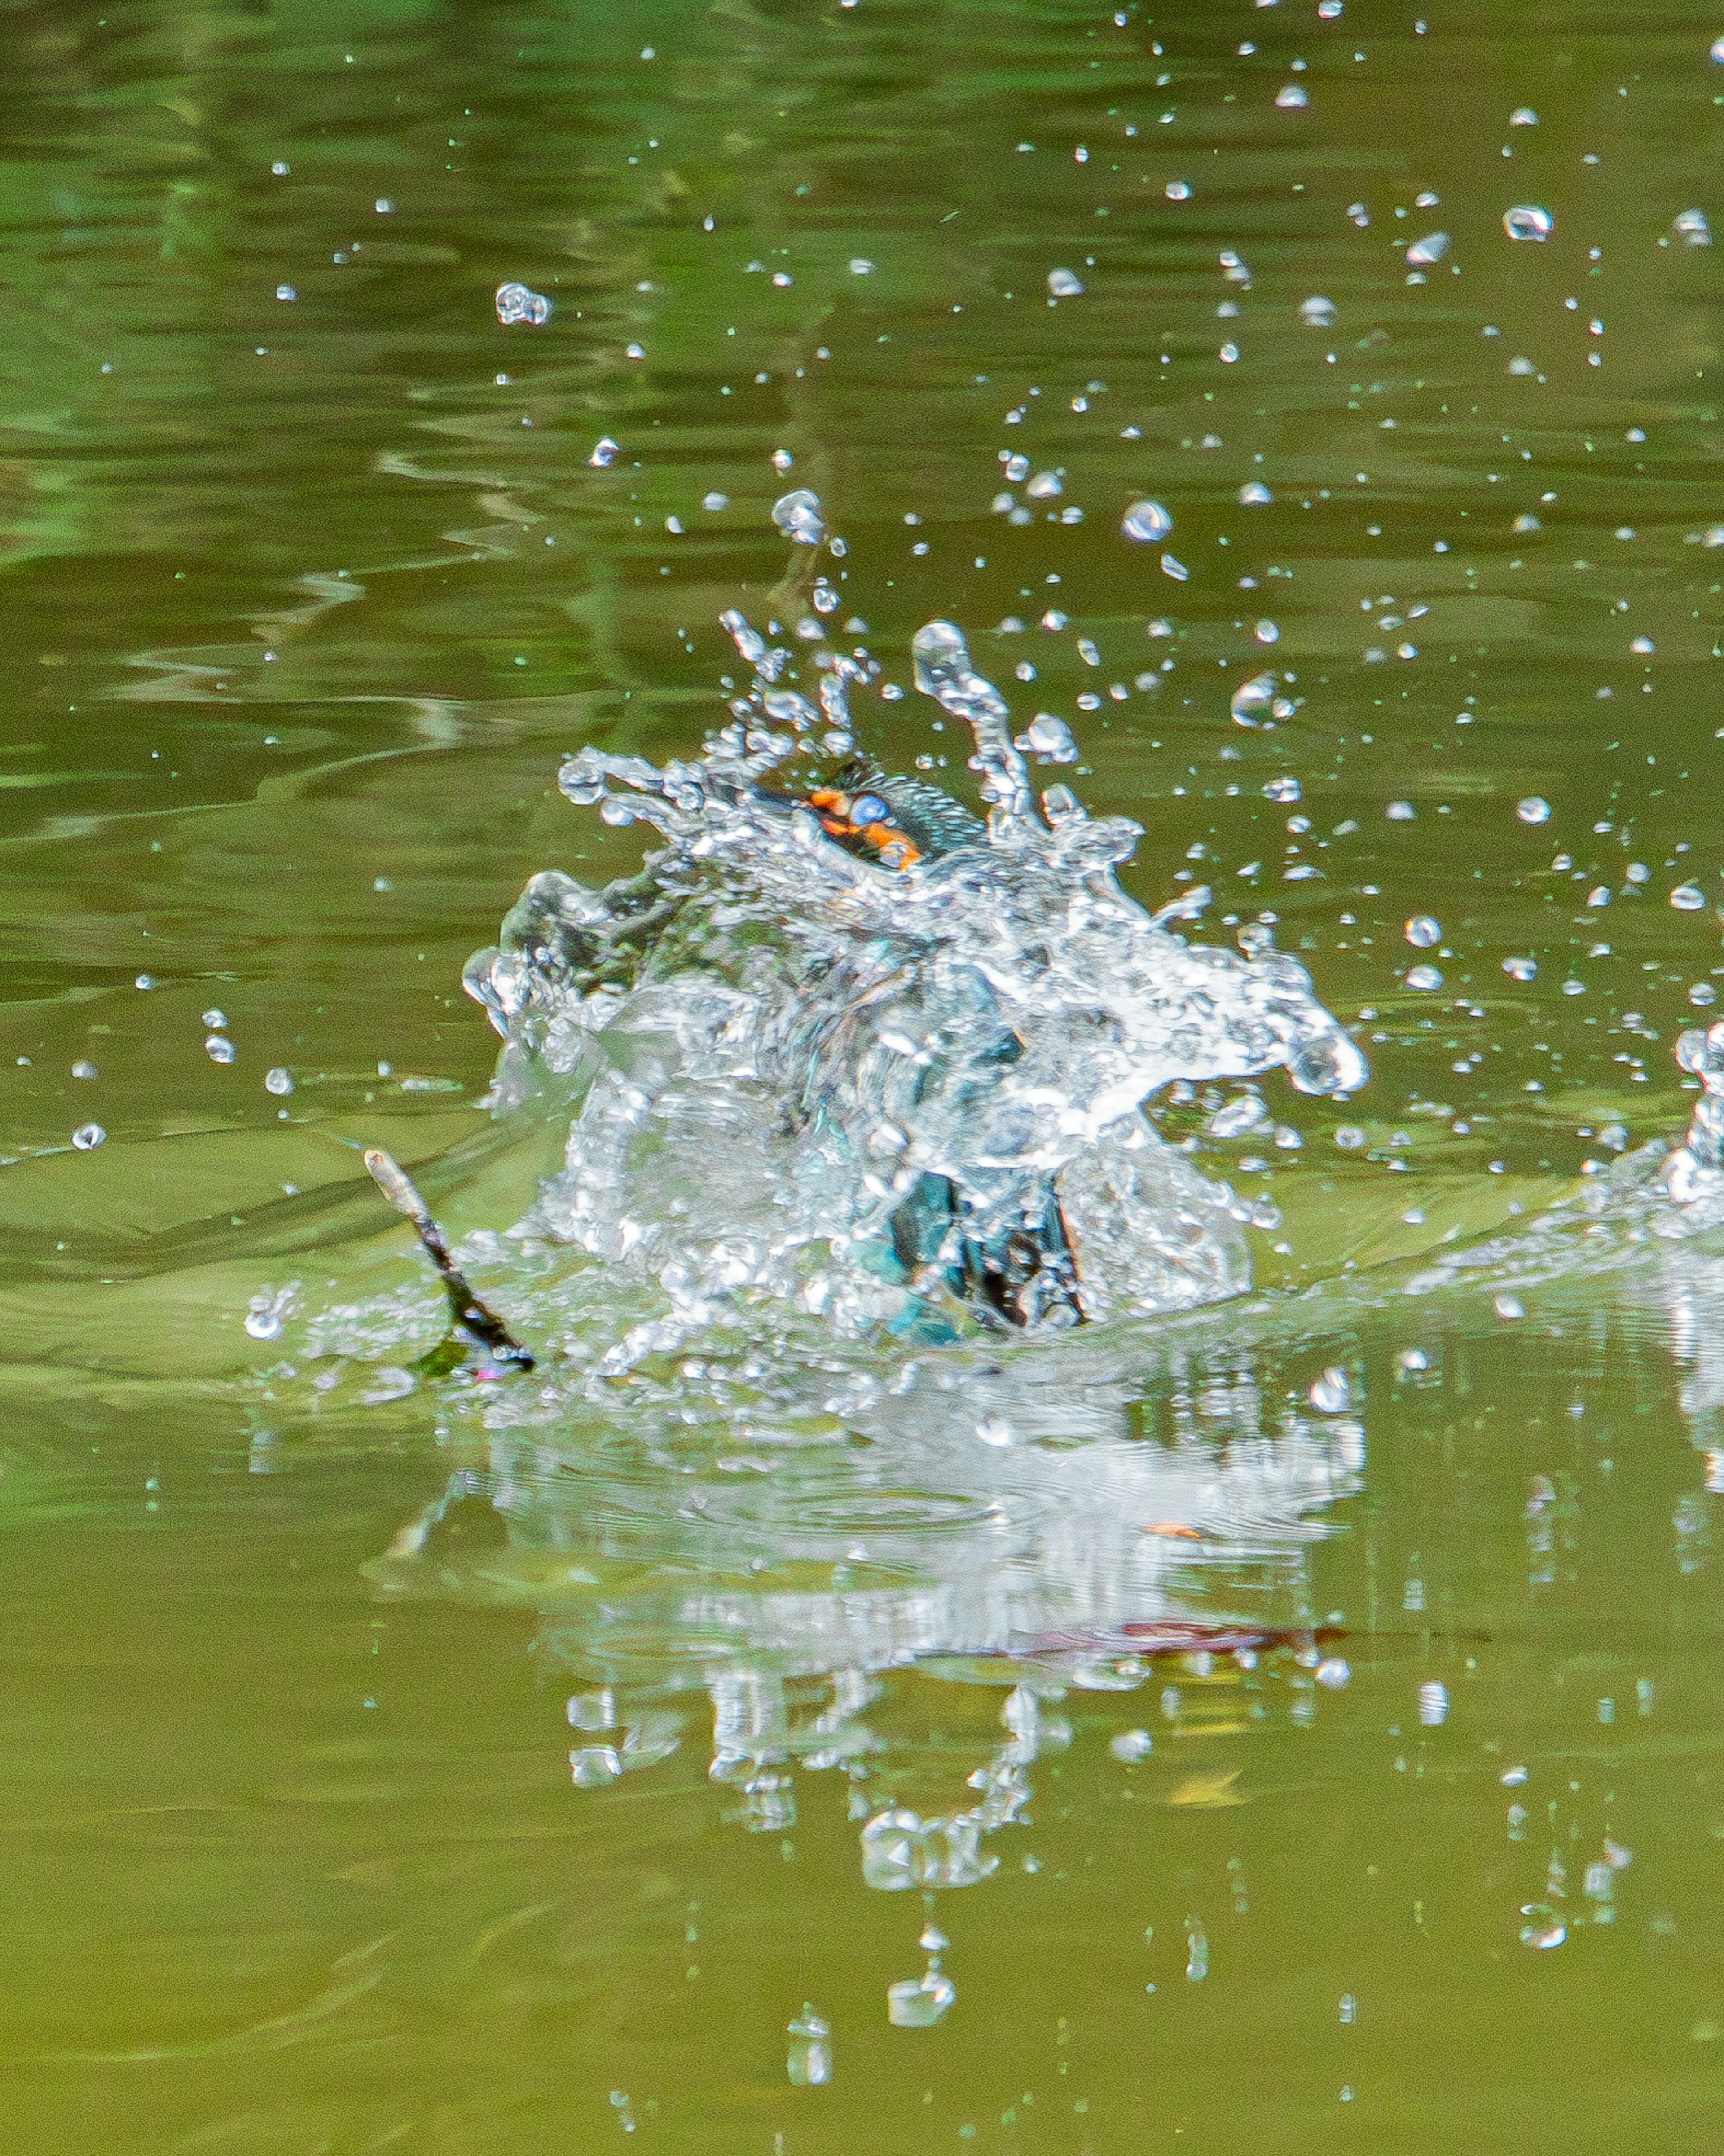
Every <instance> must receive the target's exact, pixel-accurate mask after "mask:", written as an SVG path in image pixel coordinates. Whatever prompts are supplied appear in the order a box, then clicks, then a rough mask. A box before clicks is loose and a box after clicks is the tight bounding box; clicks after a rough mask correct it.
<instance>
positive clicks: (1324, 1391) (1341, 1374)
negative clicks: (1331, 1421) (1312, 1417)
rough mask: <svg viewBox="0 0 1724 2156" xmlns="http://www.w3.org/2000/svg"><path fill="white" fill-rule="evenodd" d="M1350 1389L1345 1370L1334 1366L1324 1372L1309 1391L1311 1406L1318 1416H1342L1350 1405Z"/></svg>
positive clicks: (1337, 1365)
mask: <svg viewBox="0 0 1724 2156" xmlns="http://www.w3.org/2000/svg"><path fill="white" fill-rule="evenodd" d="M1352 1396H1353V1395H1352V1385H1351V1384H1350V1383H1348V1381H1347V1373H1346V1371H1345V1370H1343V1369H1342V1368H1341V1367H1340V1366H1339V1364H1336V1365H1334V1366H1333V1367H1331V1368H1329V1369H1326V1370H1325V1371H1324V1373H1323V1374H1322V1376H1321V1378H1318V1379H1317V1381H1316V1383H1315V1384H1314V1385H1313V1386H1312V1387H1311V1405H1312V1406H1313V1407H1314V1408H1315V1409H1316V1411H1317V1413H1318V1414H1344V1413H1345V1412H1346V1410H1347V1409H1348V1408H1349V1407H1351V1406H1352Z"/></svg>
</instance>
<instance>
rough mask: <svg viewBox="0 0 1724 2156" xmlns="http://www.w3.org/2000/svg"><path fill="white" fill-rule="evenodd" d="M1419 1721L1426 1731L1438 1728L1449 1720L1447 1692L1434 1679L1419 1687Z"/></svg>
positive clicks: (1443, 1686) (1444, 1686) (1446, 1688)
mask: <svg viewBox="0 0 1724 2156" xmlns="http://www.w3.org/2000/svg"><path fill="white" fill-rule="evenodd" d="M1448 1719H1449V1691H1448V1687H1447V1686H1446V1685H1444V1684H1441V1683H1439V1681H1438V1680H1437V1679H1436V1678H1435V1677H1431V1678H1429V1679H1427V1681H1425V1682H1424V1684H1422V1685H1420V1686H1419V1721H1420V1722H1422V1723H1423V1725H1424V1727H1425V1728H1427V1729H1437V1728H1439V1727H1441V1726H1442V1724H1443V1723H1444V1722H1446V1721H1447V1720H1448Z"/></svg>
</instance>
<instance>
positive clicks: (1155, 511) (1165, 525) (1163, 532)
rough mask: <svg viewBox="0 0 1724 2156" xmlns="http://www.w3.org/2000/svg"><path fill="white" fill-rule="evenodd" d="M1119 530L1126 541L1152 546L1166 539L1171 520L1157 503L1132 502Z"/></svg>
mask: <svg viewBox="0 0 1724 2156" xmlns="http://www.w3.org/2000/svg"><path fill="white" fill-rule="evenodd" d="M1120 529H1121V531H1123V532H1124V533H1125V535H1126V538H1128V539H1141V540H1144V541H1147V542H1149V543H1151V544H1153V543H1154V542H1156V541H1157V540H1158V539H1165V538H1166V537H1167V534H1168V533H1169V532H1170V531H1172V529H1173V520H1172V517H1171V516H1169V515H1168V514H1167V511H1166V510H1165V509H1164V508H1163V507H1162V505H1161V503H1160V502H1158V501H1134V502H1133V503H1132V504H1131V507H1130V508H1129V509H1128V510H1127V511H1126V515H1125V521H1123V523H1121V526H1120Z"/></svg>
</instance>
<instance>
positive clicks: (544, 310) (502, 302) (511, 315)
mask: <svg viewBox="0 0 1724 2156" xmlns="http://www.w3.org/2000/svg"><path fill="white" fill-rule="evenodd" d="M377 207H378V208H379V209H381V208H382V203H378V205H377ZM496 305H497V320H498V321H500V322H501V323H503V324H504V326H505V327H510V326H513V325H514V324H515V323H516V322H525V323H526V325H527V326H528V327H529V328H531V329H536V328H537V327H538V326H539V325H540V324H541V322H548V321H550V319H551V302H550V301H549V300H547V299H546V297H545V295H544V294H543V293H542V292H535V291H532V290H530V289H529V288H528V287H527V286H526V285H519V284H514V283H511V284H507V285H498V287H497V300H496Z"/></svg>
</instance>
